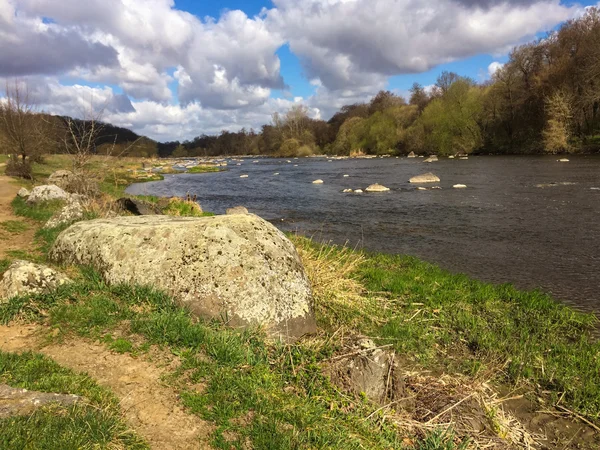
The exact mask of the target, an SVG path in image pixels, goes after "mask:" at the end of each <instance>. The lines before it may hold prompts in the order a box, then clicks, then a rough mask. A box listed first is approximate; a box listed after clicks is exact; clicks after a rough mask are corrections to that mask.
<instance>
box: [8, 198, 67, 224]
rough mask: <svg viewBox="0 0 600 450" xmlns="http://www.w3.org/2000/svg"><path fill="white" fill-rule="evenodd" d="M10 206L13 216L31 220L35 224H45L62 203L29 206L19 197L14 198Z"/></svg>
mask: <svg viewBox="0 0 600 450" xmlns="http://www.w3.org/2000/svg"><path fill="white" fill-rule="evenodd" d="M11 206H12V209H13V211H14V213H15V215H17V216H21V217H26V218H28V219H33V220H35V221H37V222H47V221H48V220H50V218H51V217H52V216H53V215H54V213H55V212H56V211H58V210H59V209H60V208H61V207H62V206H64V202H62V201H52V202H45V203H38V204H35V205H30V204H28V203H27V202H26V201H25V199H23V198H21V197H15V199H14V200H13V201H12V202H11Z"/></svg>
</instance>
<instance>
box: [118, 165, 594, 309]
mask: <svg viewBox="0 0 600 450" xmlns="http://www.w3.org/2000/svg"><path fill="white" fill-rule="evenodd" d="M557 159H558V158H557V157H551V156H537V157H527V156H514V157H513V156H481V157H473V156H471V157H470V158H469V159H468V160H461V159H452V160H451V159H447V158H440V160H439V162H435V163H431V164H428V163H424V162H423V159H421V158H415V159H408V158H399V159H395V158H378V159H354V160H335V159H334V160H331V161H329V160H328V159H324V158H306V159H297V160H291V162H290V163H288V162H287V161H286V160H282V159H266V158H261V159H259V160H258V162H257V163H254V162H253V160H252V159H245V160H244V162H243V163H241V166H237V165H236V164H237V161H233V162H231V161H230V162H229V167H228V168H229V170H228V171H226V172H221V173H206V174H181V175H167V176H165V180H164V181H162V182H151V183H141V184H136V185H133V186H130V187H129V189H128V191H127V192H128V193H131V194H138V195H158V196H184V195H185V194H186V193H190V194H192V195H194V194H196V195H197V196H198V199H199V201H200V203H201V205H202V207H203V209H204V210H206V211H214V212H215V213H224V212H225V209H226V208H229V207H232V206H237V205H243V206H246V207H247V208H248V209H249V210H250V211H251V212H253V213H256V214H258V215H259V216H261V217H263V218H265V219H267V220H269V221H271V222H273V223H274V224H275V225H276V226H278V227H279V228H280V229H283V230H286V231H298V232H300V233H303V234H305V235H307V236H310V237H313V238H316V239H318V240H325V241H331V242H334V243H337V244H345V243H347V244H348V245H349V246H352V247H359V248H364V249H367V250H372V251H380V252H387V253H400V254H409V255H415V256H418V257H420V258H422V259H424V260H427V261H431V262H434V263H437V264H439V265H440V266H442V267H444V268H446V269H448V270H450V271H453V272H463V273H467V274H469V275H471V276H473V277H475V278H477V279H480V280H484V281H490V282H495V283H505V282H511V283H514V284H515V285H516V286H517V287H519V288H523V289H531V288H541V289H542V290H544V291H546V292H549V293H551V294H553V295H554V296H555V297H556V298H558V299H560V300H562V301H564V302H566V303H568V304H570V305H572V306H577V307H579V308H581V309H583V310H586V311H593V312H596V313H598V312H600V156H571V157H569V159H570V162H568V163H560V162H558V161H557ZM425 172H433V173H435V174H436V175H438V176H439V177H440V178H441V182H440V183H438V185H439V186H441V187H442V189H440V190H427V191H419V190H417V186H415V185H411V184H410V183H409V182H408V180H409V179H410V178H411V177H412V176H415V175H419V174H421V173H425ZM274 173H279V175H274ZM344 174H347V175H349V177H344ZM240 175H248V178H240ZM316 179H322V180H323V181H324V184H322V185H314V184H312V181H314V180H316ZM373 183H381V184H383V185H385V186H387V187H389V188H390V189H391V191H390V192H387V193H379V194H374V193H373V194H368V193H364V194H354V193H352V194H344V193H342V191H343V190H344V189H348V188H351V189H359V188H360V189H364V188H366V187H367V186H369V185H370V184H373ZM455 184H465V185H467V186H468V187H467V189H453V187H452V186H453V185H455Z"/></svg>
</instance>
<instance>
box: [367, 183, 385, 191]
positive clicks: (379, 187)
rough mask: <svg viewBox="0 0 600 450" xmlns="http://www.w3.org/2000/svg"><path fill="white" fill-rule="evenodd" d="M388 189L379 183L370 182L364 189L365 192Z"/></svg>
mask: <svg viewBox="0 0 600 450" xmlns="http://www.w3.org/2000/svg"><path fill="white" fill-rule="evenodd" d="M389 190H390V188H387V187H385V186H382V185H381V184H372V185H371V186H369V187H368V188H367V189H366V191H367V192H388V191H389Z"/></svg>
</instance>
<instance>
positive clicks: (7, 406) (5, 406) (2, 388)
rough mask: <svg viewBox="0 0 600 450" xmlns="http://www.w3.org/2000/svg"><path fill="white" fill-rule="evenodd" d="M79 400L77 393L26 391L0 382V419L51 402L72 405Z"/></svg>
mask: <svg viewBox="0 0 600 450" xmlns="http://www.w3.org/2000/svg"><path fill="white" fill-rule="evenodd" d="M81 401H83V398H82V397H79V396H77V395H68V394H51V393H46V392H36V391H28V390H27V389H19V388H13V387H11V386H8V385H6V384H0V419H6V418H7V417H14V416H28V415H30V414H32V413H33V412H35V410H36V409H39V408H41V407H44V406H48V405H51V404H54V405H56V404H58V405H61V406H72V405H75V404H76V403H78V402H81Z"/></svg>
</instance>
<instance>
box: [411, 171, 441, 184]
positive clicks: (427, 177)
mask: <svg viewBox="0 0 600 450" xmlns="http://www.w3.org/2000/svg"><path fill="white" fill-rule="evenodd" d="M410 182H411V183H413V184H416V183H439V182H440V179H439V177H438V176H437V175H435V174H433V173H431V172H428V173H424V174H422V175H417V176H416V177H412V178H411V179H410Z"/></svg>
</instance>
